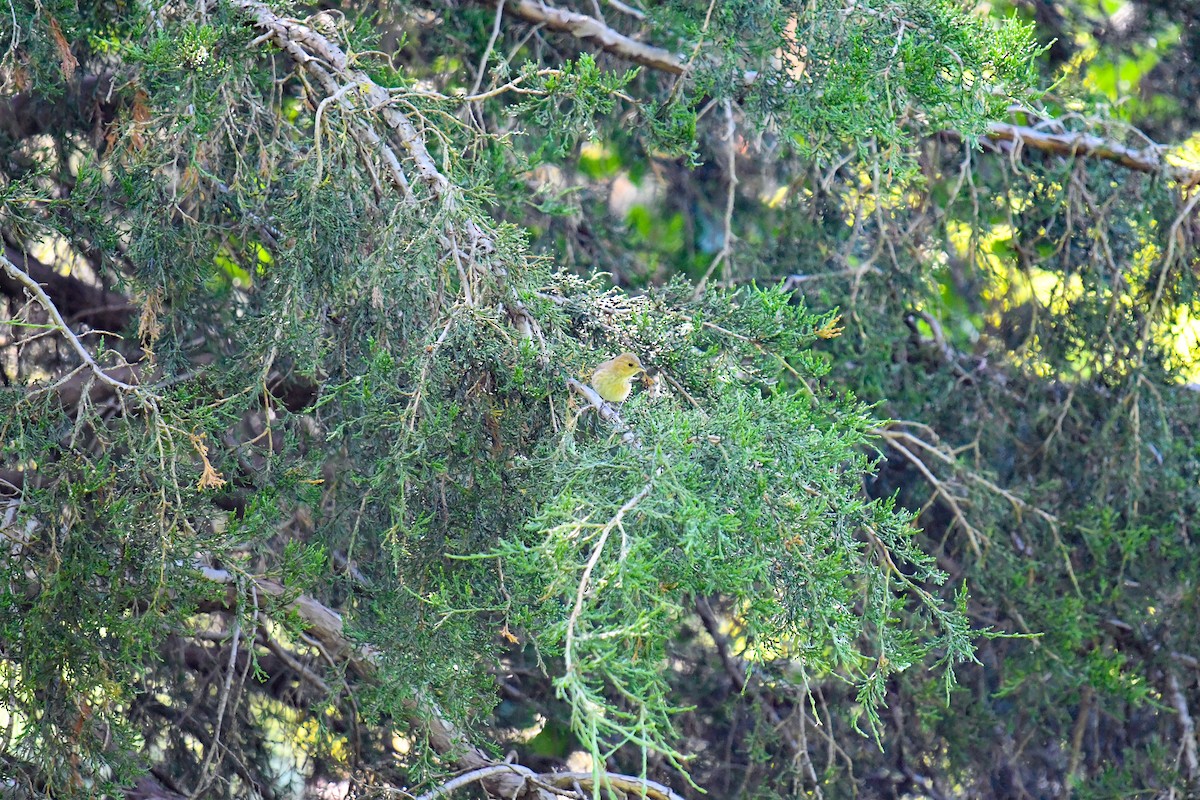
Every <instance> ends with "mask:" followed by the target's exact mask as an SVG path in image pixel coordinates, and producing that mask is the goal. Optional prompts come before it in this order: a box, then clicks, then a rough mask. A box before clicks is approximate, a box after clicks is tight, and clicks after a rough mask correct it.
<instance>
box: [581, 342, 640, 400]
mask: <svg viewBox="0 0 1200 800" xmlns="http://www.w3.org/2000/svg"><path fill="white" fill-rule="evenodd" d="M645 371H646V368H645V367H643V366H642V362H641V361H639V360H638V357H637V356H635V355H634V354H633V353H621V355H619V356H617V357H616V358H610V359H609V360H608V361H605V362H604V363H603V364H601V365H600V366H598V367H596V370H595V372H593V373H592V388H593V389H595V390H596V391H597V392H598V393H599V394H600V396H601V397H603V398H604V399H605V400H607V401H608V402H610V403H623V402H625V398H626V397H629V393H630V392H631V391H633V376H635V375H637V374H638V373H639V372H645Z"/></svg>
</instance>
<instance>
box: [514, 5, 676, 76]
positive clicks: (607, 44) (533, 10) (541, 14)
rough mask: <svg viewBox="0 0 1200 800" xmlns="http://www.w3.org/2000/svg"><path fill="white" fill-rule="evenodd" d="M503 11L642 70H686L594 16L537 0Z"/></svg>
mask: <svg viewBox="0 0 1200 800" xmlns="http://www.w3.org/2000/svg"><path fill="white" fill-rule="evenodd" d="M504 10H505V12H507V13H509V14H514V15H516V16H518V17H520V18H521V19H523V20H526V21H527V22H532V23H534V24H537V25H545V26H546V27H547V28H550V29H551V30H555V31H562V32H563V33H569V34H571V35H572V36H574V37H575V38H576V39H582V40H583V41H585V42H592V43H594V44H596V45H597V46H598V47H599V48H600V49H601V50H604V51H605V52H606V53H612V54H613V55H615V56H619V57H621V58H623V59H625V60H626V61H632V62H633V63H635V64H641V65H643V66H646V67H651V68H653V69H657V70H661V71H662V72H669V73H671V74H672V75H682V74H683V73H684V72H685V71H686V67H685V65H684V62H683V59H681V58H679V56H677V55H675V54H674V53H672V52H671V51H669V50H665V49H663V48H661V47H655V46H654V45H649V44H643V43H642V42H639V41H637V40H635V39H630V38H629V37H628V36H626V35H625V34H623V33H618V32H617V31H615V30H613V29H612V28H610V27H609V26H607V25H605V24H604V23H603V22H601V21H600V20H598V19H596V18H595V17H589V16H588V15H587V14H580V13H577V12H575V11H567V10H566V9H562V8H555V7H554V6H551V5H547V4H546V3H542V2H539V0H516V2H507V3H505V6H504Z"/></svg>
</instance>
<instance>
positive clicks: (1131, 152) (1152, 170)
mask: <svg viewBox="0 0 1200 800" xmlns="http://www.w3.org/2000/svg"><path fill="white" fill-rule="evenodd" d="M985 136H986V138H988V139H991V140H992V141H998V142H1012V143H1013V144H1015V145H1017V146H1018V147H1028V148H1030V149H1033V150H1040V151H1042V152H1045V153H1054V154H1057V155H1061V156H1085V157H1088V158H1099V159H1102V160H1104V161H1112V162H1114V163H1116V164H1120V165H1121V166H1123V167H1125V168H1127V169H1131V170H1134V171H1135V172H1145V173H1149V174H1151V175H1162V176H1163V177H1165V178H1167V179H1169V180H1174V181H1179V182H1180V183H1182V184H1184V185H1186V186H1192V185H1194V184H1196V183H1200V170H1196V169H1188V168H1186V167H1178V166H1174V165H1172V164H1168V163H1167V162H1166V161H1164V160H1163V154H1164V153H1165V152H1166V150H1167V148H1166V147H1164V146H1163V145H1159V144H1150V145H1147V146H1146V147H1144V148H1141V149H1140V150H1139V149H1137V148H1134V147H1127V146H1126V145H1123V144H1118V143H1117V142H1114V141H1111V140H1109V139H1105V138H1102V137H1100V136H1094V135H1092V134H1090V133H1083V132H1080V131H1072V132H1063V133H1048V132H1046V131H1042V130H1038V129H1036V128H1030V127H1026V126H1024V125H1010V124H1008V123H1005V122H993V123H992V124H991V125H989V126H988V129H987V133H986V134H985Z"/></svg>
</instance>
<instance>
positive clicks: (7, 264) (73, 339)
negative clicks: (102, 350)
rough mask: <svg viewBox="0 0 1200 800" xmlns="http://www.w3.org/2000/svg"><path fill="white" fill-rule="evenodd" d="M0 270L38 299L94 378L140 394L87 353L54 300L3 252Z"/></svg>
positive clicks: (114, 387)
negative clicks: (105, 369)
mask: <svg viewBox="0 0 1200 800" xmlns="http://www.w3.org/2000/svg"><path fill="white" fill-rule="evenodd" d="M0 270H3V271H4V273H5V274H7V275H8V276H9V277H10V278H12V279H13V280H15V281H16V282H17V283H19V284H21V285H22V286H23V287H25V291H27V292H29V294H31V295H33V297H34V299H35V300H37V301H38V305H40V306H41V307H42V308H43V309H44V310H45V312H46V313H47V314H48V315H49V316H50V321H51V322H52V323H53V324H54V327H55V329H56V330H58V332H59V333H61V334H62V335H63V338H65V339H66V340H67V343H68V344H70V345H71V349H72V350H74V351H75V353H76V355H78V356H79V358H80V359H81V360H82V361H83V363H84V364H86V365H87V367H88V369H90V370H91V371H92V373H93V374H95V376H96V378H97V379H98V380H99V381H100V382H101V383H105V384H108V385H109V386H111V387H112V388H113V389H119V390H123V391H127V392H130V393H131V394H135V395H136V394H141V391H142V390H141V389H140V388H138V387H137V386H134V385H133V384H131V383H126V382H125V381H122V380H120V379H118V378H114V377H113V376H111V375H109V374H108V373H107V372H105V371H104V368H103V367H101V366H100V365H99V364H98V363H96V359H94V358H92V354H91V353H89V352H88V349H87V348H86V347H84V346H83V342H81V341H79V337H78V336H76V335H75V332H74V331H73V330H71V328H70V326H68V325H67V321H66V320H64V319H63V316H62V314H61V313H59V310H58V307H57V306H55V305H54V301H53V300H51V299H50V296H49V295H48V294H46V291H45V290H44V289H42V287H41V285H40V284H39V283H38V282H37V281H35V280H34V279H33V278H31V277H29V275H28V274H27V273H26V272H25V271H24V270H22V269H21V268H20V267H18V266H17V265H16V264H14V263H13V262H11V261H9V260H8V256H5V255H3V254H0Z"/></svg>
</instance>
